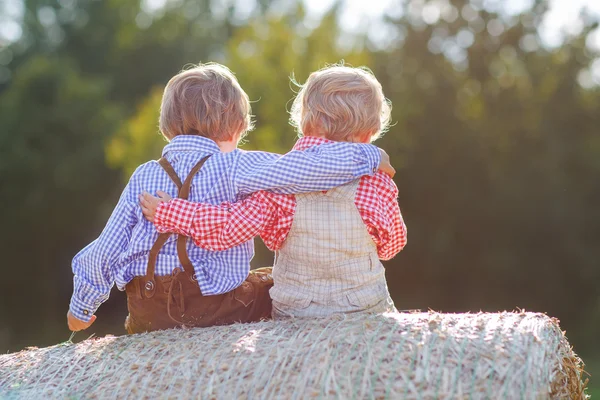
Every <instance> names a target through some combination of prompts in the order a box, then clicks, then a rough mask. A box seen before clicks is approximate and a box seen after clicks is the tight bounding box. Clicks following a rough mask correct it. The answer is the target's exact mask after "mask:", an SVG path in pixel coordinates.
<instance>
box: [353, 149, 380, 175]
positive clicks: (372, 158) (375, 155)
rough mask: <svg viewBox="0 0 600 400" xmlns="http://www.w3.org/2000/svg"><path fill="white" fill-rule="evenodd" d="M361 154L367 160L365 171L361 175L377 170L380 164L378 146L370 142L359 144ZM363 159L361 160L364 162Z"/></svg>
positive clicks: (373, 172)
mask: <svg viewBox="0 0 600 400" xmlns="http://www.w3.org/2000/svg"><path fill="white" fill-rule="evenodd" d="M358 146H360V148H361V151H362V156H363V157H364V159H366V160H367V163H366V164H365V172H364V173H363V174H362V175H373V174H375V173H376V172H377V171H378V170H379V164H381V151H380V150H379V147H377V146H375V145H372V144H362V143H361V144H359V145H358ZM364 159H363V160H362V161H363V162H364ZM362 175H361V176H362Z"/></svg>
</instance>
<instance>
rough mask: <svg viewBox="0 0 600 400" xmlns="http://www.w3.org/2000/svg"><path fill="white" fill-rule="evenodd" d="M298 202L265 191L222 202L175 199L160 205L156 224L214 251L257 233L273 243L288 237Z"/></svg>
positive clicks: (155, 215) (243, 241) (292, 198)
mask: <svg viewBox="0 0 600 400" xmlns="http://www.w3.org/2000/svg"><path fill="white" fill-rule="evenodd" d="M295 205H296V202H295V199H294V196H291V195H277V194H273V193H269V192H265V191H260V192H256V193H254V194H252V195H251V196H249V197H247V198H246V199H244V200H241V201H238V202H236V203H231V202H224V203H221V204H220V205H211V204H206V203H195V202H190V201H187V200H183V199H171V200H170V201H168V202H163V203H160V204H159V205H158V207H157V208H156V213H155V214H154V226H155V227H156V229H157V231H158V232H174V233H178V234H181V235H185V236H189V237H191V238H192V239H193V240H194V243H195V244H196V246H199V247H202V248H204V249H206V250H210V251H222V250H227V249H230V248H232V247H235V246H238V245H240V244H242V243H245V242H247V241H248V240H251V239H253V238H254V237H255V236H261V237H263V240H265V243H266V244H267V245H268V246H269V244H271V245H275V243H277V244H279V243H280V242H282V241H283V240H285V237H286V236H287V232H288V231H289V226H291V222H292V221H293V215H294V210H295ZM286 228H287V229H286ZM270 248H271V247H270ZM271 250H275V249H273V248H271Z"/></svg>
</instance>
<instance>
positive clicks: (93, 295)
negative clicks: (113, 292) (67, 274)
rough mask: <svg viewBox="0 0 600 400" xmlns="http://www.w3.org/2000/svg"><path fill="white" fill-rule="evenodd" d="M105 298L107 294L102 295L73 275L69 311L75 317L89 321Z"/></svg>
mask: <svg viewBox="0 0 600 400" xmlns="http://www.w3.org/2000/svg"><path fill="white" fill-rule="evenodd" d="M106 298H107V296H104V295H102V294H101V293H99V292H98V290H96V289H95V288H93V287H91V286H89V285H87V284H85V283H84V282H82V281H81V280H79V279H77V277H76V276H75V277H74V278H73V296H71V304H70V305H69V311H71V314H73V315H74V316H75V318H77V319H79V320H81V321H84V322H89V321H90V320H91V319H92V315H94V313H95V312H96V310H97V309H98V307H100V304H102V303H103V302H104V301H105V300H106Z"/></svg>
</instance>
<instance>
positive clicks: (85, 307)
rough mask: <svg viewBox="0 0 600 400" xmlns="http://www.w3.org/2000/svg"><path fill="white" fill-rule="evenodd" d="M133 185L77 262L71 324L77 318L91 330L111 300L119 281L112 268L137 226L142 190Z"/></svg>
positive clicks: (76, 258)
mask: <svg viewBox="0 0 600 400" xmlns="http://www.w3.org/2000/svg"><path fill="white" fill-rule="evenodd" d="M134 176H135V174H134ZM132 182H133V177H132V179H131V180H130V182H129V183H128V184H127V186H126V187H125V189H124V191H123V193H122V194H121V198H120V199H119V202H118V204H117V206H116V207H115V209H114V211H113V213H112V215H111V217H110V219H109V220H108V222H107V224H106V226H105V228H104V230H103V231H102V233H101V234H100V236H99V237H98V239H96V240H95V241H93V242H92V243H90V244H89V245H88V246H87V247H85V248H84V249H83V250H81V251H80V252H79V253H78V254H77V255H76V256H75V257H74V258H73V263H72V268H73V274H74V276H73V295H72V297H71V304H70V306H69V314H70V316H69V322H71V316H73V317H75V318H76V319H77V320H79V321H84V322H86V323H89V324H88V326H89V325H91V322H93V320H94V319H95V317H94V318H93V314H94V312H95V311H96V309H97V308H98V307H99V306H100V304H102V303H103V302H104V301H106V300H107V299H108V296H109V293H110V289H111V288H112V286H113V284H114V279H115V278H114V273H113V270H112V265H113V264H114V263H115V262H116V261H117V259H118V257H119V255H120V254H121V252H122V251H123V250H124V249H125V247H126V246H127V244H128V243H129V239H130V237H131V231H132V229H133V226H134V225H135V224H136V222H137V217H136V215H135V211H136V207H137V198H136V197H137V196H136V195H135V194H134V193H136V192H139V189H137V188H135V189H134V186H135V185H133V183H132ZM70 325H71V324H70ZM85 327H87V326H85ZM85 327H84V328H85ZM84 328H80V329H84Z"/></svg>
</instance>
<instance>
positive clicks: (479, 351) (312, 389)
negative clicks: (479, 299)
mask: <svg viewBox="0 0 600 400" xmlns="http://www.w3.org/2000/svg"><path fill="white" fill-rule="evenodd" d="M557 322H558V321H557V320H555V319H552V318H549V317H547V316H546V315H543V314H535V313H525V312H521V313H498V314H488V313H479V314H439V313H433V312H431V313H414V314H385V315H371V316H365V315H354V316H336V317H333V318H328V319H318V320H292V321H289V322H263V323H256V324H237V325H233V326H228V327H215V328H205V329H177V330H169V331H162V332H153V333H146V334H141V335H133V336H122V337H104V338H98V339H89V340H86V341H83V342H81V343H78V344H68V345H57V346H53V347H48V348H43V349H29V350H25V351H22V352H20V353H14V354H7V355H2V356H0V398H9V399H12V398H18V399H47V398H60V399H64V398H119V399H121V398H131V399H139V398H148V399H154V398H203V399H204V398H207V399H208V398H210V399H213V398H215V399H237V398H249V399H304V398H310V397H324V398H341V399H345V398H361V399H362V398H375V399H382V398H392V399H397V398H406V399H416V398H419V399H456V398H472V399H483V398H486V399H489V398H503V399H546V398H560V399H564V398H572V399H583V398H585V394H584V386H585V384H584V383H583V382H582V373H583V371H582V363H581V360H580V359H579V358H578V357H577V356H576V355H575V354H574V353H573V351H572V349H571V347H570V346H569V343H568V342H567V340H566V338H565V336H564V335H563V332H562V331H561V330H560V328H559V326H558V323H557Z"/></svg>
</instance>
